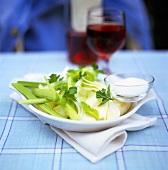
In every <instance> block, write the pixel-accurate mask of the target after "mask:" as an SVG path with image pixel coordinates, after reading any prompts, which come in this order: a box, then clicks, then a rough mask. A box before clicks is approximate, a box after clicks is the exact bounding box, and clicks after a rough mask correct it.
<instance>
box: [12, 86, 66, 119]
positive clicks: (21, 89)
mask: <svg viewBox="0 0 168 170" xmlns="http://www.w3.org/2000/svg"><path fill="white" fill-rule="evenodd" d="M12 86H13V87H15V88H16V89H17V90H18V91H19V92H20V93H21V94H23V95H24V96H25V97H26V98H27V99H38V98H37V97H36V96H35V95H34V94H32V93H31V91H30V90H29V89H28V88H26V87H24V86H23V85H22V84H20V83H12ZM37 105H38V107H39V108H40V109H42V110H44V111H45V112H47V113H48V114H50V115H53V116H57V117H60V118H65V117H64V116H62V115H60V114H59V113H57V112H56V111H55V110H53V109H52V108H51V107H49V106H48V105H46V104H37Z"/></svg>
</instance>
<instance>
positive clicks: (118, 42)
mask: <svg viewBox="0 0 168 170" xmlns="http://www.w3.org/2000/svg"><path fill="white" fill-rule="evenodd" d="M87 34H88V45H89V47H90V48H91V49H92V50H93V51H95V52H96V53H97V54H98V55H99V57H100V58H104V59H108V58H109V57H110V55H111V54H113V53H114V52H115V51H116V50H118V49H120V48H121V47H122V46H123V44H124V42H125V34H126V33H125V27H124V26H123V25H121V24H118V23H109V24H95V25H89V26H88V27H87Z"/></svg>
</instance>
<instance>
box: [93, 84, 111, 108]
mask: <svg viewBox="0 0 168 170" xmlns="http://www.w3.org/2000/svg"><path fill="white" fill-rule="evenodd" d="M96 98H102V102H101V103H100V104H99V106H101V105H103V104H105V103H106V102H108V101H109V100H113V98H112V97H111V92H110V85H109V86H108V88H107V91H106V89H104V88H103V89H101V90H99V91H97V92H96Z"/></svg>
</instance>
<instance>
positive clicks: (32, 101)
mask: <svg viewBox="0 0 168 170" xmlns="http://www.w3.org/2000/svg"><path fill="white" fill-rule="evenodd" d="M46 102H48V100H47V99H45V98H41V99H27V100H18V103H19V104H40V103H46Z"/></svg>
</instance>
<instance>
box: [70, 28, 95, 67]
mask: <svg viewBox="0 0 168 170" xmlns="http://www.w3.org/2000/svg"><path fill="white" fill-rule="evenodd" d="M67 43H68V44H67V46H68V58H69V60H70V62H72V63H74V64H78V65H90V64H92V63H95V62H97V59H98V57H97V55H96V54H95V53H93V51H91V49H90V48H89V47H88V46H87V43H86V33H85V32H76V31H74V30H70V31H69V32H68V34H67Z"/></svg>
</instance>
